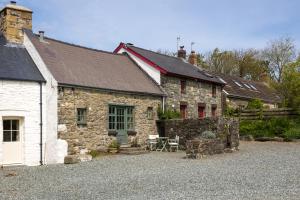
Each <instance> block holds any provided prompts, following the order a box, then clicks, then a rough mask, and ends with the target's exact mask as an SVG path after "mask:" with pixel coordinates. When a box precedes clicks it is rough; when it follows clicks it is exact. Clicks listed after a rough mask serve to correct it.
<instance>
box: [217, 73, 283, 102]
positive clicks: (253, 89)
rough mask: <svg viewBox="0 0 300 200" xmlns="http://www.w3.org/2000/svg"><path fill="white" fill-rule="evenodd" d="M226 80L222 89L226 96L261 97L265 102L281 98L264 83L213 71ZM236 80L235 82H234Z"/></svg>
mask: <svg viewBox="0 0 300 200" xmlns="http://www.w3.org/2000/svg"><path fill="white" fill-rule="evenodd" d="M213 74H214V75H215V76H217V77H219V78H221V79H222V80H224V81H225V82H226V85H225V87H224V88H223V90H224V91H225V92H226V93H227V96H228V97H234V98H241V99H255V98H256V99H261V100H262V101H264V102H267V103H279V102H281V98H280V96H279V94H278V93H277V92H276V91H275V90H274V89H272V88H270V87H269V86H268V85H267V84H266V83H262V82H256V81H250V80H245V79H243V78H240V77H236V76H229V75H224V74H220V73H213ZM235 82H237V83H238V84H239V85H238V84H237V83H235Z"/></svg>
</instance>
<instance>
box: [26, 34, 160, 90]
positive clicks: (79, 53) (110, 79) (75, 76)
mask: <svg viewBox="0 0 300 200" xmlns="http://www.w3.org/2000/svg"><path fill="white" fill-rule="evenodd" d="M26 34H27V35H28V36H29V38H30V40H31V41H32V43H33V45H34V46H35V48H36V49H37V51H38V52H39V54H40V55H41V57H42V59H43V61H44V62H45V64H46V65H47V67H48V69H49V70H50V72H51V73H52V74H53V76H54V78H55V79H56V80H57V81H58V83H59V84H66V85H74V86H82V87H91V88H98V89H106V90H115V91H125V92H134V93H146V94H153V95H159V96H162V95H164V93H163V92H162V90H161V89H160V87H159V86H158V85H157V84H156V83H155V82H154V81H153V80H152V79H151V78H150V77H148V76H147V75H146V73H145V72H144V71H142V69H140V68H139V66H138V65H136V64H135V63H134V62H133V61H132V60H131V59H129V58H128V57H127V56H126V55H119V54H114V53H109V52H105V51H100V50H96V49H91V48H86V47H82V46H78V45H73V44H69V43H66V42H62V41H58V40H54V39H51V38H46V37H45V38H44V41H43V42H41V41H40V40H39V38H38V36H37V35H34V34H33V33H32V32H31V31H28V30H26Z"/></svg>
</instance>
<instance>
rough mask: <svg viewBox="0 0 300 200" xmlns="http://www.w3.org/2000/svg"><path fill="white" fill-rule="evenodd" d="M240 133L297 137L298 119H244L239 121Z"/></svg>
mask: <svg viewBox="0 0 300 200" xmlns="http://www.w3.org/2000/svg"><path fill="white" fill-rule="evenodd" d="M240 135H252V136H253V137H254V138H257V137H284V138H287V139H297V138H298V137H299V136H300V123H299V119H296V120H295V119H288V118H284V117H280V118H272V119H268V120H244V121H241V122H240Z"/></svg>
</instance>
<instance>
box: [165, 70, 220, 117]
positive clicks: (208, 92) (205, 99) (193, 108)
mask: <svg viewBox="0 0 300 200" xmlns="http://www.w3.org/2000/svg"><path fill="white" fill-rule="evenodd" d="M181 80H185V79H180V78H176V77H170V76H163V75H162V77H161V85H162V87H163V88H164V91H165V92H166V93H167V95H168V97H167V99H166V107H167V108H168V109H172V105H174V106H175V107H174V108H175V109H176V110H178V111H179V107H180V102H184V103H186V104H187V118H198V104H199V103H205V104H206V108H205V113H206V117H210V116H211V106H212V105H213V104H216V105H217V111H216V116H220V115H221V114H222V106H221V104H222V100H221V95H222V91H221V90H222V89H221V86H216V97H212V84H210V83H205V82H199V81H197V80H190V79H186V93H185V94H181V88H180V87H181V85H180V81H181Z"/></svg>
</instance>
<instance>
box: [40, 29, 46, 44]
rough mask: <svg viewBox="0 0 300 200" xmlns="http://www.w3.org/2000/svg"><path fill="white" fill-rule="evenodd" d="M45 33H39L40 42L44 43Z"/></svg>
mask: <svg viewBox="0 0 300 200" xmlns="http://www.w3.org/2000/svg"><path fill="white" fill-rule="evenodd" d="M44 36H45V31H39V39H40V42H44Z"/></svg>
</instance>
